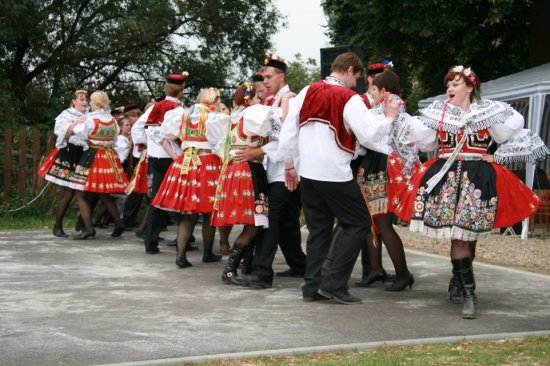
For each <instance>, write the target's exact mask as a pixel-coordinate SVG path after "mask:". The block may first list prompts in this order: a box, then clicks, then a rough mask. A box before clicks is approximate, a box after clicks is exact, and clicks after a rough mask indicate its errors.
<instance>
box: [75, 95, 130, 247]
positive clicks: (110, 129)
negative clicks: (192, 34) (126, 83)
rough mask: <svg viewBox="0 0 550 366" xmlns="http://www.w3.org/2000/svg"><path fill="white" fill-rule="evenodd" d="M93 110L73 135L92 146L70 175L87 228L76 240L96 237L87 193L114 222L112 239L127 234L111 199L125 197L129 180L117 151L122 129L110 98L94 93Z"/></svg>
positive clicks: (91, 100) (91, 99) (92, 96)
mask: <svg viewBox="0 0 550 366" xmlns="http://www.w3.org/2000/svg"><path fill="white" fill-rule="evenodd" d="M90 106H91V107H92V112H91V113H89V114H88V116H87V118H86V120H85V121H84V122H83V123H81V124H79V125H78V126H76V127H75V128H74V130H73V131H74V134H75V135H76V136H77V137H79V138H81V139H83V140H86V141H87V142H88V146H89V148H88V149H87V150H86V151H85V152H84V153H83V154H82V157H81V158H80V161H79V163H78V164H77V166H76V169H75V171H74V173H73V174H72V175H71V187H72V188H73V189H76V190H77V192H76V200H77V202H78V208H79V209H80V215H81V216H82V220H83V222H84V226H85V230H83V231H82V232H81V234H80V236H77V237H76V238H74V239H75V240H83V239H87V238H89V237H95V230H94V228H93V227H92V212H91V209H90V204H89V202H88V201H87V200H86V193H95V194H98V195H99V198H100V199H101V201H102V202H103V205H104V206H105V207H106V208H107V210H108V211H109V213H110V214H111V216H112V217H113V219H114V220H115V229H114V231H113V233H112V234H111V236H112V237H118V236H120V235H121V234H122V232H123V231H124V225H123V224H122V222H121V220H120V215H119V213H118V210H117V208H116V205H115V201H114V200H113V198H112V197H111V196H110V194H112V193H124V190H125V189H126V186H127V185H128V178H127V177H126V173H124V169H123V168H122V165H121V164H120V160H119V158H118V154H117V153H116V152H115V149H114V145H115V141H116V140H117V136H118V133H119V127H118V124H117V122H116V120H115V118H114V117H112V116H111V112H110V109H111V108H110V102H109V97H108V96H107V94H106V93H105V92H103V91H95V92H94V93H92V95H91V96H90Z"/></svg>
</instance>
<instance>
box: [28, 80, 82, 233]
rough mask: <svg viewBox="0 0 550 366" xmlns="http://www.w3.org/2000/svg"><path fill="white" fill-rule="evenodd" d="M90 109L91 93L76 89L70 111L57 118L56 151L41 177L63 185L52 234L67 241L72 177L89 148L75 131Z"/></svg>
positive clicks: (43, 165) (41, 168)
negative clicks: (65, 229) (64, 224)
mask: <svg viewBox="0 0 550 366" xmlns="http://www.w3.org/2000/svg"><path fill="white" fill-rule="evenodd" d="M87 109H88V92H87V91H86V90H77V91H75V92H74V98H73V99H72V100H71V104H70V106H69V108H68V109H65V110H64V111H63V112H61V114H60V115H59V116H57V118H56V119H55V127H54V131H53V132H54V134H55V135H56V136H57V139H56V141H55V148H54V149H53V150H52V151H51V152H50V153H49V154H48V156H47V157H46V159H45V160H44V162H43V163H42V165H41V166H40V169H38V175H39V176H41V177H44V178H45V179H46V180H47V181H49V182H52V183H54V184H57V185H59V186H61V201H60V202H59V207H58V208H57V211H56V213H55V225H54V226H53V235H55V236H57V237H59V238H66V237H67V234H65V232H64V231H63V217H65V212H67V208H69V205H70V203H71V201H72V200H73V197H74V189H71V188H70V187H69V186H70V180H69V177H70V175H71V174H72V173H73V172H74V169H75V167H76V164H77V163H78V161H79V160H80V157H81V156H82V152H83V151H84V148H87V147H88V144H87V143H86V141H85V140H82V139H80V138H79V137H78V136H76V135H74V134H73V129H74V128H75V126H76V125H78V124H79V123H82V122H84V120H85V119H86V111H87Z"/></svg>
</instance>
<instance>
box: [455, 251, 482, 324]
mask: <svg viewBox="0 0 550 366" xmlns="http://www.w3.org/2000/svg"><path fill="white" fill-rule="evenodd" d="M457 261H458V268H459V273H458V278H459V283H460V284H461V285H462V299H463V300H462V301H463V302H462V318H464V319H475V318H476V300H477V299H476V294H475V289H476V281H475V278H474V271H473V268H472V260H471V259H470V257H468V258H462V259H458V260H457Z"/></svg>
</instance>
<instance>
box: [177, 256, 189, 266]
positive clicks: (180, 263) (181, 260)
mask: <svg viewBox="0 0 550 366" xmlns="http://www.w3.org/2000/svg"><path fill="white" fill-rule="evenodd" d="M176 265H177V266H178V267H180V268H187V267H193V265H192V264H191V262H189V261H188V260H187V258H186V257H180V256H177V257H176Z"/></svg>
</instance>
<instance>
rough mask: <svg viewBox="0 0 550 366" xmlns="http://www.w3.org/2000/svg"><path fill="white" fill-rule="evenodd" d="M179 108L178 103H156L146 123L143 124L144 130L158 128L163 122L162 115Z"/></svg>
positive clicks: (162, 101) (168, 101)
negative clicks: (152, 127)
mask: <svg viewBox="0 0 550 366" xmlns="http://www.w3.org/2000/svg"><path fill="white" fill-rule="evenodd" d="M177 107H179V103H178V102H174V101H173V100H170V99H164V100H161V101H160V102H157V103H156V104H155V105H154V106H153V109H152V110H151V113H150V114H149V117H147V122H145V128H147V127H151V126H160V125H161V124H162V121H164V115H165V114H166V112H168V111H170V110H172V109H176V108H177Z"/></svg>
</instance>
